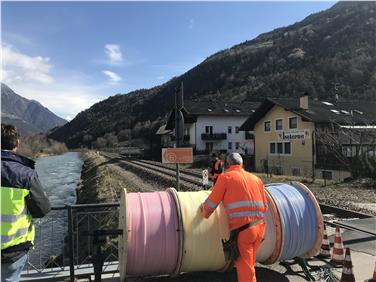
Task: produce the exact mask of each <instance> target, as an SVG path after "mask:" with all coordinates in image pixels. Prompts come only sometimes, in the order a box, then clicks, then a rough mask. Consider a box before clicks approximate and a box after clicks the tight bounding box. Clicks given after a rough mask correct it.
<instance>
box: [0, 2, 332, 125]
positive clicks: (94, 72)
mask: <svg viewBox="0 0 376 282" xmlns="http://www.w3.org/2000/svg"><path fill="white" fill-rule="evenodd" d="M334 3H335V2H236V3H233V2H2V3H1V8H2V12H1V13H2V52H3V66H2V76H3V77H2V80H3V82H5V83H7V84H8V86H10V87H11V88H12V89H13V90H15V91H16V92H17V93H18V94H20V95H22V96H24V97H27V98H29V99H34V100H37V101H39V102H40V103H42V104H43V105H44V106H46V107H48V108H49V109H50V110H52V111H53V112H54V113H56V114H57V115H59V116H61V117H63V118H68V119H71V118H73V117H74V116H75V115H76V114H77V113H78V112H80V111H82V110H84V109H86V108H88V107H90V106H91V105H92V104H94V103H95V102H98V101H100V100H103V99H105V98H106V97H108V96H111V95H115V94H116V93H127V92H129V91H132V90H136V89H140V88H149V87H152V86H155V85H159V84H161V83H164V82H166V81H168V80H169V79H170V78H172V77H173V76H178V75H181V74H183V73H184V72H186V71H187V70H189V69H191V68H192V67H194V66H195V65H197V64H199V63H200V62H202V61H203V60H204V59H205V58H206V57H208V56H210V55H211V54H213V53H215V52H217V51H220V50H222V49H225V48H229V47H231V46H233V45H235V44H238V43H241V42H243V41H245V40H250V39H253V38H255V37H256V36H257V35H259V34H260V33H263V32H268V31H271V30H273V29H274V28H278V27H282V26H287V25H290V24H293V23H295V22H297V21H300V20H302V19H304V18H305V17H306V16H308V15H309V14H311V13H316V12H319V11H322V10H325V9H327V8H329V7H331V6H332V5H333V4H334Z"/></svg>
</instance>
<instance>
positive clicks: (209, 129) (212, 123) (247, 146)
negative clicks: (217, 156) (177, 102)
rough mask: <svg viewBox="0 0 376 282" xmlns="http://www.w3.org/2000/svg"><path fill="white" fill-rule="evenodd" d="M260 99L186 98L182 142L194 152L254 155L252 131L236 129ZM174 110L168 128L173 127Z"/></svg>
mask: <svg viewBox="0 0 376 282" xmlns="http://www.w3.org/2000/svg"><path fill="white" fill-rule="evenodd" d="M259 104H260V103H259V102H242V103H241V104H240V103H224V102H221V103H218V102H217V103H214V102H206V101H204V102H203V101H200V102H197V101H189V102H187V101H185V104H184V107H183V109H182V112H183V116H184V145H185V146H191V147H193V148H194V149H195V152H196V154H199V153H211V152H226V153H230V152H238V153H241V154H244V155H253V154H254V138H253V133H252V132H244V131H243V132H242V131H239V127H240V126H241V125H242V124H243V123H244V122H245V120H246V119H247V117H249V115H250V114H251V113H252V112H254V110H255V109H256V108H257V107H258V106H259ZM174 122H175V112H174V110H172V111H171V113H170V116H169V118H168V121H167V126H166V129H167V130H173V129H174Z"/></svg>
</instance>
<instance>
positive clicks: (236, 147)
mask: <svg viewBox="0 0 376 282" xmlns="http://www.w3.org/2000/svg"><path fill="white" fill-rule="evenodd" d="M235 149H236V150H239V142H235Z"/></svg>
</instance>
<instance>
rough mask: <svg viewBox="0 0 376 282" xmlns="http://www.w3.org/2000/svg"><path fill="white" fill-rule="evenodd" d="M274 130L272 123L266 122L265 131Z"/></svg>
mask: <svg viewBox="0 0 376 282" xmlns="http://www.w3.org/2000/svg"><path fill="white" fill-rule="evenodd" d="M271 130H272V123H271V122H270V121H265V122H264V131H265V132H270V131H271Z"/></svg>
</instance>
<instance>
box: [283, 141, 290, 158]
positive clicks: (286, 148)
mask: <svg viewBox="0 0 376 282" xmlns="http://www.w3.org/2000/svg"><path fill="white" fill-rule="evenodd" d="M284 145H285V148H284V149H285V150H284V152H283V153H284V154H285V155H290V154H291V142H285V143H284Z"/></svg>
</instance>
